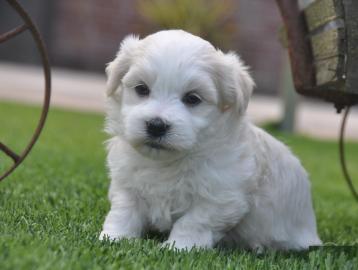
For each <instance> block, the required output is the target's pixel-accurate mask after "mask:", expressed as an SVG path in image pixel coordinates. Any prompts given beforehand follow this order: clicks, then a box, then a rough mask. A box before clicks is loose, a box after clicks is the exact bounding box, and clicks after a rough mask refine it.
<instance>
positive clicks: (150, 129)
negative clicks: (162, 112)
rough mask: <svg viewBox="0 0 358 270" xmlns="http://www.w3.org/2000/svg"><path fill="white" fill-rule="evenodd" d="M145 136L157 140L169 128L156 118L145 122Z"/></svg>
mask: <svg viewBox="0 0 358 270" xmlns="http://www.w3.org/2000/svg"><path fill="white" fill-rule="evenodd" d="M146 125H147V134H148V135H149V136H150V137H153V138H159V137H162V136H164V135H165V133H167V131H168V130H169V128H170V125H168V124H166V123H165V122H164V121H163V120H162V119H161V118H159V117H156V118H153V119H151V120H149V121H147V122H146Z"/></svg>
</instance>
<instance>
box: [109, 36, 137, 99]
mask: <svg viewBox="0 0 358 270" xmlns="http://www.w3.org/2000/svg"><path fill="white" fill-rule="evenodd" d="M138 44H139V38H138V37H137V36H134V35H129V36H127V37H125V38H124V39H123V41H122V42H121V45H120V47H119V51H118V53H117V55H116V58H115V59H114V60H113V61H112V62H110V63H108V65H107V67H106V74H107V96H110V95H112V94H113V93H114V92H115V91H116V90H117V88H118V87H119V85H120V84H121V81H122V78H123V77H124V75H125V74H126V73H127V72H128V70H129V68H130V65H131V64H132V59H133V55H134V51H135V49H136V48H137V47H138Z"/></svg>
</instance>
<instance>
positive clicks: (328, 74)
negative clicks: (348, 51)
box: [315, 56, 342, 86]
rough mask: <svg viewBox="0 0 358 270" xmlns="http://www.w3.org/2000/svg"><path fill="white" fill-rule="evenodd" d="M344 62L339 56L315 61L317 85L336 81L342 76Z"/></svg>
mask: <svg viewBox="0 0 358 270" xmlns="http://www.w3.org/2000/svg"><path fill="white" fill-rule="evenodd" d="M341 65H342V62H341V59H340V57H339V56H336V57H332V58H328V59H325V60H321V61H316V62H315V67H316V82H317V86H320V85H323V84H326V83H330V82H335V81H337V80H339V79H341V77H342V73H341V72H342V67H341Z"/></svg>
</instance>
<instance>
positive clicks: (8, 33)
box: [0, 24, 28, 43]
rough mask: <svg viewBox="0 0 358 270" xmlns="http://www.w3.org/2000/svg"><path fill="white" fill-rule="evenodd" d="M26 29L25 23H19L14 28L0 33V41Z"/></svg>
mask: <svg viewBox="0 0 358 270" xmlns="http://www.w3.org/2000/svg"><path fill="white" fill-rule="evenodd" d="M27 29H28V26H27V24H23V25H20V26H18V27H16V28H14V29H12V30H10V31H8V32H6V33H4V34H1V35H0V43H2V42H5V41H7V40H9V39H10V38H13V37H15V36H17V35H19V34H21V33H22V32H24V31H25V30H27Z"/></svg>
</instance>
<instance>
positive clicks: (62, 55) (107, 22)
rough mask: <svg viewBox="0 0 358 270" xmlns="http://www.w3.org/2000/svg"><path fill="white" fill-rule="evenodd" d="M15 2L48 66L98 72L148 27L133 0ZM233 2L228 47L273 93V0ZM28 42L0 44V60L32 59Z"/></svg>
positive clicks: (276, 60)
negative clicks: (39, 39)
mask: <svg viewBox="0 0 358 270" xmlns="http://www.w3.org/2000/svg"><path fill="white" fill-rule="evenodd" d="M20 1H21V3H22V4H24V5H25V7H26V9H27V10H28V11H29V13H30V14H31V15H32V16H33V18H34V21H35V22H36V23H37V24H38V26H39V28H40V31H41V33H42V34H43V35H44V38H45V42H46V45H47V47H48V49H49V54H50V59H51V62H52V64H53V65H54V66H63V67H70V68H79V69H85V70H96V71H100V72H103V71H104V67H105V64H106V63H108V62H109V61H110V60H111V59H112V58H113V57H114V54H115V52H116V51H117V49H118V45H119V43H120V41H121V40H122V39H123V37H124V36H125V35H127V34H129V33H138V34H143V33H141V32H144V31H145V29H148V27H146V26H147V25H146V23H145V22H144V21H143V20H142V19H141V18H140V16H139V15H138V13H137V9H136V0H105V1H104V0H61V1H48V0H32V1H31V3H29V2H28V1H26V0H20ZM218 1H219V0H218ZM50 3H51V4H50ZM237 3H238V12H237V14H236V17H235V20H236V21H237V25H238V32H237V33H233V36H234V42H233V44H231V46H230V48H231V49H233V50H236V51H238V52H239V54H240V55H241V56H242V59H243V60H244V61H245V62H246V63H247V64H248V65H249V66H251V67H252V73H253V75H254V77H255V80H256V82H257V85H258V91H259V92H261V93H276V92H277V88H278V85H279V80H280V76H281V74H280V71H281V66H282V64H281V61H282V55H283V53H284V50H283V49H282V47H281V45H280V43H279V41H278V34H277V33H278V30H279V27H280V25H281V19H280V15H279V12H278V9H277V7H276V3H275V0H265V1H252V0H237ZM5 5H6V3H5V1H1V3H0V15H1V16H0V30H1V29H2V28H4V29H3V30H6V29H7V28H9V26H8V25H9V23H8V22H9V20H10V19H13V17H14V16H13V15H11V14H10V12H9V11H8V10H6V9H5V8H4V7H6V6H5ZM5 15H6V16H5ZM11 25H12V24H11ZM2 26H4V27H2ZM143 26H144V27H143ZM31 42H32V41H31V39H29V38H27V39H25V38H22V39H21V38H18V41H16V40H14V42H13V43H11V44H10V43H9V44H5V45H2V47H0V60H1V59H6V60H17V61H22V62H35V61H34V60H33V59H34V55H36V54H34V48H33V47H31V44H30V43H31Z"/></svg>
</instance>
